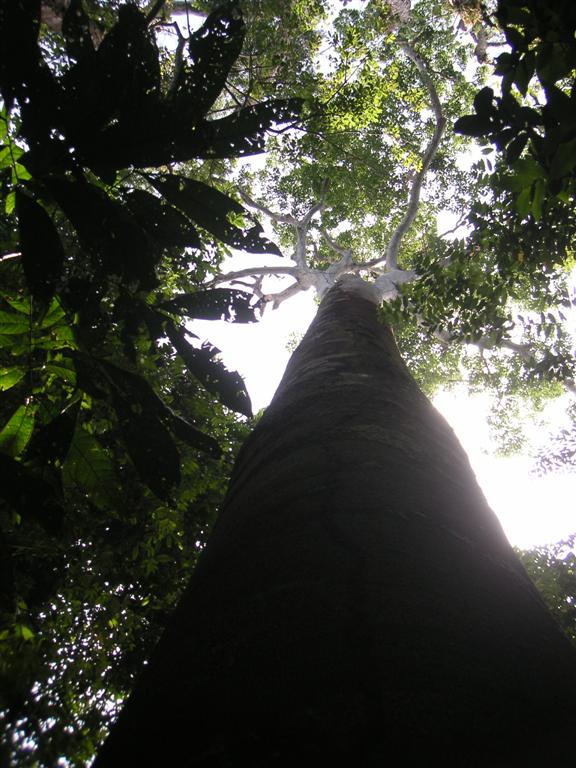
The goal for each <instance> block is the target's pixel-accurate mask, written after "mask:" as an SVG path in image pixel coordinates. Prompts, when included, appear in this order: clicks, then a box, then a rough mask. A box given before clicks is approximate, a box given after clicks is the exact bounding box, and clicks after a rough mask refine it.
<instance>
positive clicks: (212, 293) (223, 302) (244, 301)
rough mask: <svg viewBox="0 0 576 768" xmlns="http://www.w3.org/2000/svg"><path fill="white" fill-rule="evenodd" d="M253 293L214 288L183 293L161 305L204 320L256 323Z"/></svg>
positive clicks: (163, 307)
mask: <svg viewBox="0 0 576 768" xmlns="http://www.w3.org/2000/svg"><path fill="white" fill-rule="evenodd" d="M253 298H254V297H253V295H252V294H251V293H247V292H246V291H237V290H234V289H232V288H213V289H212V290H209V291H196V292H195V293H181V294H178V295H176V296H174V297H173V298H171V299H169V300H168V301H163V302H161V304H159V306H160V307H161V308H162V309H167V310H169V311H175V312H179V313H182V314H185V315H186V316H187V317H196V318H199V319H202V320H228V321H229V322H233V323H254V322H256V321H257V320H258V318H257V316H256V310H257V307H255V306H252V305H251V302H252V300H253Z"/></svg>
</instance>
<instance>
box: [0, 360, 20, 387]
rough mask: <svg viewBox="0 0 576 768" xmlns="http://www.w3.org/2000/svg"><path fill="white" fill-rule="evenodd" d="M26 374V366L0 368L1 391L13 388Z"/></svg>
mask: <svg viewBox="0 0 576 768" xmlns="http://www.w3.org/2000/svg"><path fill="white" fill-rule="evenodd" d="M24 376H26V368H23V367H22V366H17V367H15V368H0V391H1V392H5V391H6V390H7V389H11V387H14V386H15V385H16V384H18V382H19V381H22V379H23V378H24Z"/></svg>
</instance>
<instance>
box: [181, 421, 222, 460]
mask: <svg viewBox="0 0 576 768" xmlns="http://www.w3.org/2000/svg"><path fill="white" fill-rule="evenodd" d="M170 428H171V430H172V432H173V433H174V434H175V435H176V437H177V438H178V439H179V440H182V442H184V443H188V445H190V446H192V448H198V450H200V451H204V452H205V453H208V454H210V455H211V456H214V458H216V459H217V458H219V457H220V456H221V455H222V450H221V448H220V446H219V445H218V443H217V442H216V440H214V438H213V437H210V436H209V435H205V434H204V432H200V430H199V429H196V427H193V426H192V424H190V423H189V422H188V421H186V419H183V418H182V417H181V416H178V415H177V414H175V413H173V414H172V417H171V420H170Z"/></svg>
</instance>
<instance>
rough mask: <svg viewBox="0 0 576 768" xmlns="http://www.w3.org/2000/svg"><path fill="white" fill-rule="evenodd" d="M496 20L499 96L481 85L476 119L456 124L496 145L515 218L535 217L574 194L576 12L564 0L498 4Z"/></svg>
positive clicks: (503, 1) (469, 117)
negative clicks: (503, 45) (501, 44)
mask: <svg viewBox="0 0 576 768" xmlns="http://www.w3.org/2000/svg"><path fill="white" fill-rule="evenodd" d="M496 19H497V22H498V24H499V26H500V27H501V29H502V30H503V32H504V35H505V37H506V42H507V44H508V46H509V49H510V50H509V51H506V52H504V53H501V54H500V55H499V56H498V58H497V62H496V69H495V75H496V76H498V77H499V78H500V84H501V95H500V96H496V95H495V94H494V91H493V89H492V88H490V87H484V88H482V90H480V91H479V92H478V93H477V94H476V97H475V99H474V108H475V114H473V115H465V116H463V117H460V118H459V119H458V120H457V121H456V123H455V126H454V127H455V130H456V131H457V132H459V133H462V134H465V135H467V136H474V137H479V138H486V139H487V140H488V141H490V142H492V143H494V144H495V145H496V147H497V148H498V150H500V151H501V152H502V153H503V158H504V161H505V163H506V164H507V165H508V167H509V169H510V172H509V174H507V177H506V179H507V183H508V184H509V186H510V189H511V191H512V192H513V193H514V197H515V201H516V207H517V210H518V213H519V214H520V215H521V216H522V217H526V216H527V215H528V214H530V215H531V216H533V217H534V218H535V219H536V220H538V219H540V218H541V217H542V215H543V213H544V211H545V210H546V208H547V206H550V205H558V201H561V202H563V203H564V204H569V203H570V201H571V200H572V198H573V195H574V184H575V180H576V118H574V115H576V81H575V78H574V73H575V71H576V38H575V31H576V10H575V8H574V4H573V3H571V2H569V0H554V2H550V3H546V4H543V3H540V2H538V1H537V0H531V1H530V2H524V0H522V2H521V1H520V0H500V2H499V3H498V9H497V12H496Z"/></svg>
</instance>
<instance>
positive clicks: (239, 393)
mask: <svg viewBox="0 0 576 768" xmlns="http://www.w3.org/2000/svg"><path fill="white" fill-rule="evenodd" d="M166 332H167V334H168V338H169V339H170V341H171V342H172V344H173V345H174V347H175V349H176V351H177V352H178V354H179V355H180V357H181V358H182V359H183V360H184V363H185V364H186V367H187V368H188V370H189V371H190V372H191V373H193V374H194V376H196V378H197V379H198V380H199V381H200V382H201V383H202V384H203V385H204V386H205V387H206V389H207V390H208V392H213V393H214V394H216V395H218V397H219V398H220V400H221V401H222V403H223V404H224V405H226V406H227V407H228V408H231V409H232V410H234V411H238V412H239V413H243V414H244V415H245V416H251V415H252V405H251V403H250V397H249V395H248V392H247V391H246V386H245V384H244V382H243V381H242V378H241V377H240V376H239V374H238V373H236V371H228V370H227V369H226V368H225V367H224V365H223V364H222V363H221V362H220V361H218V360H215V359H214V358H215V356H216V355H217V354H219V352H220V350H219V349H216V347H213V346H211V345H210V344H203V345H202V347H201V348H199V349H198V348H196V347H193V346H192V345H191V344H190V343H189V342H188V341H187V340H186V332H185V330H184V329H183V328H176V327H175V326H174V325H172V324H167V326H166Z"/></svg>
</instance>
